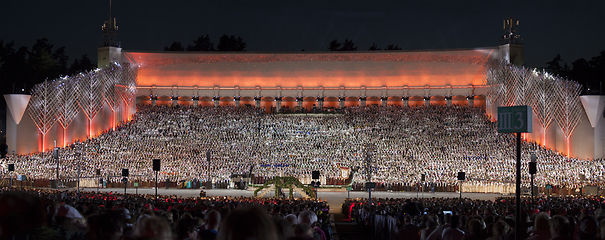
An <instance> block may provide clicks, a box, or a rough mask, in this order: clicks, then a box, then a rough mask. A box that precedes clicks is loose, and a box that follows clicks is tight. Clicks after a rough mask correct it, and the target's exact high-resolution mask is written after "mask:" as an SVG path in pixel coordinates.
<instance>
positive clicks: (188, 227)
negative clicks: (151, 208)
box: [176, 215, 198, 239]
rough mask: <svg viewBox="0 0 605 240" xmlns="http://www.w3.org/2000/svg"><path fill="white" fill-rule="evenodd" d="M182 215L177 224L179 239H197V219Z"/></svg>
mask: <svg viewBox="0 0 605 240" xmlns="http://www.w3.org/2000/svg"><path fill="white" fill-rule="evenodd" d="M185 216H186V215H184V217H182V218H181V219H179V221H178V222H177V225H176V236H177V239H197V231H198V225H197V221H196V220H194V219H193V218H191V217H185Z"/></svg>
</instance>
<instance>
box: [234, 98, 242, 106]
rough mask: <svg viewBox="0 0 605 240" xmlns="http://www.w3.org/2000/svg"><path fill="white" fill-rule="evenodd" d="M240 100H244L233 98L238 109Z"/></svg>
mask: <svg viewBox="0 0 605 240" xmlns="http://www.w3.org/2000/svg"><path fill="white" fill-rule="evenodd" d="M240 100H242V98H241V97H233V101H234V102H235V107H236V108H238V107H240Z"/></svg>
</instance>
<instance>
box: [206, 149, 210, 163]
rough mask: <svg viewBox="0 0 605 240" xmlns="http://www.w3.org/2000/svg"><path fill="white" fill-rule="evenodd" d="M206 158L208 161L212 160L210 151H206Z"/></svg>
mask: <svg viewBox="0 0 605 240" xmlns="http://www.w3.org/2000/svg"><path fill="white" fill-rule="evenodd" d="M206 160H208V162H210V151H207V152H206Z"/></svg>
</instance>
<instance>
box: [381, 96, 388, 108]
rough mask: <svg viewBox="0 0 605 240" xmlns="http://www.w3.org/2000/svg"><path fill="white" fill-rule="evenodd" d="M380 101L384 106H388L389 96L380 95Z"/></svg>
mask: <svg viewBox="0 0 605 240" xmlns="http://www.w3.org/2000/svg"><path fill="white" fill-rule="evenodd" d="M380 101H381V102H382V106H383V107H386V106H387V104H388V102H389V97H380Z"/></svg>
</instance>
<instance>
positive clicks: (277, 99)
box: [275, 97, 281, 112]
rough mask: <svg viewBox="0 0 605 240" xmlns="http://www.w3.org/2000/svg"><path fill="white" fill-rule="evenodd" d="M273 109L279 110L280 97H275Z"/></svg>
mask: <svg viewBox="0 0 605 240" xmlns="http://www.w3.org/2000/svg"><path fill="white" fill-rule="evenodd" d="M275 111H276V112H281V97H275Z"/></svg>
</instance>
